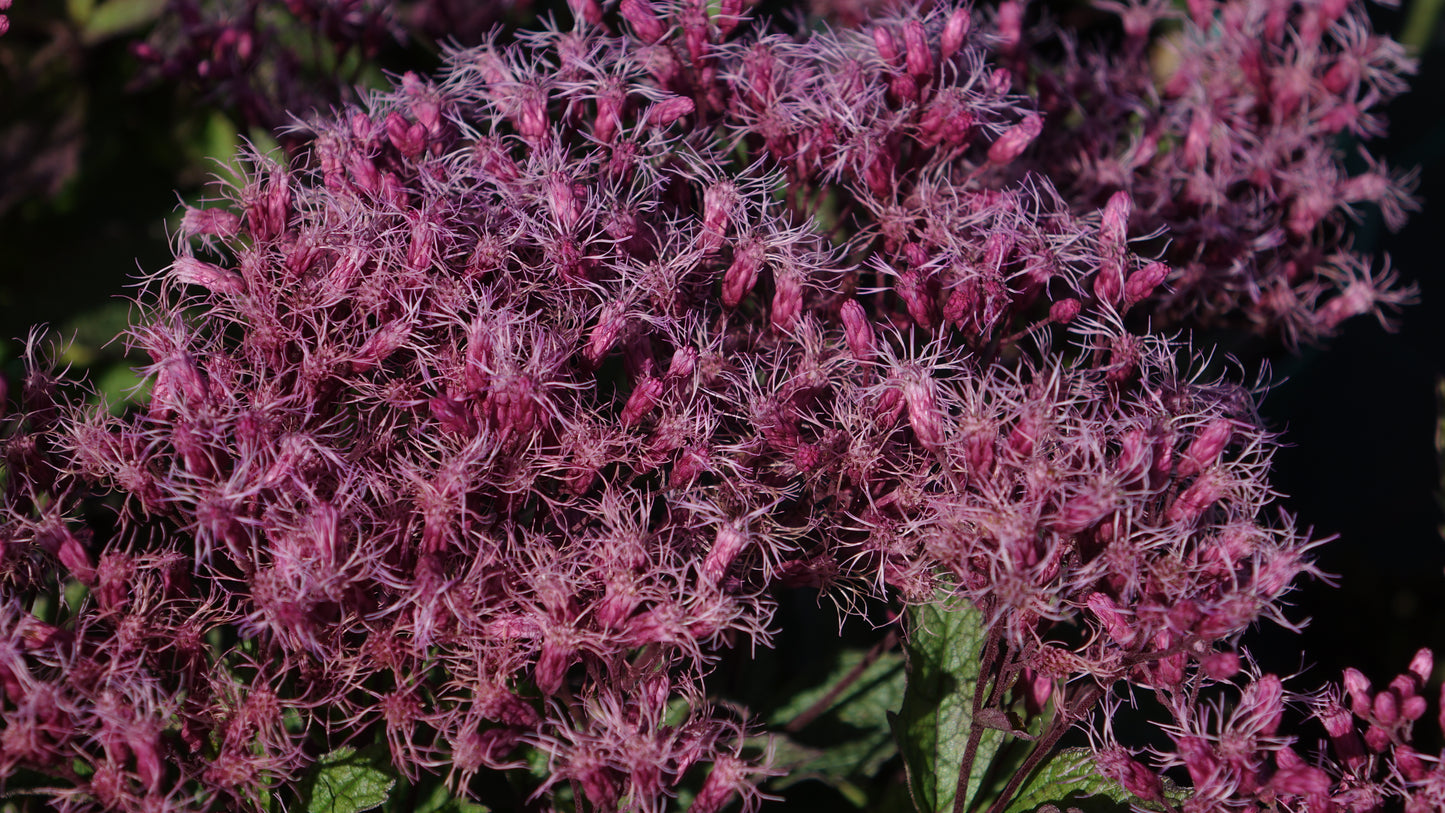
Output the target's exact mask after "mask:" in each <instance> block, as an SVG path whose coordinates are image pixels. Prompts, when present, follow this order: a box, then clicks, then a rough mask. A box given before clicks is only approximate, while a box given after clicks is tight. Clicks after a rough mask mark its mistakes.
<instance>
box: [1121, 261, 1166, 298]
mask: <svg viewBox="0 0 1445 813" xmlns="http://www.w3.org/2000/svg"><path fill="white" fill-rule="evenodd" d="M1168 276H1169V266H1168V265H1165V264H1164V263H1158V262H1155V263H1149V264H1148V265H1146V266H1144V267H1143V268H1141V269H1139V270H1138V271H1135V272H1134V273H1132V274H1130V275H1129V279H1128V281H1127V282H1125V283H1124V302H1125V303H1126V304H1129V305H1132V304H1134V303H1135V302H1142V301H1144V300H1145V299H1148V298H1149V297H1150V296H1151V295H1152V294H1153V293H1154V289H1155V288H1158V287H1159V284H1160V283H1162V282H1164V279H1165V278H1166V277H1168Z"/></svg>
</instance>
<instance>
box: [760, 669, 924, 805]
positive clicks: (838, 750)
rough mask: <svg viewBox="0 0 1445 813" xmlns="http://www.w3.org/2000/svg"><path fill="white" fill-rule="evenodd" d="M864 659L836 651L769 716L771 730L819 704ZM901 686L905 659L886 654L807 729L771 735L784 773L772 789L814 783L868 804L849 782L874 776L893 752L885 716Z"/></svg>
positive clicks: (897, 698)
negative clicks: (822, 671) (820, 673)
mask: <svg viewBox="0 0 1445 813" xmlns="http://www.w3.org/2000/svg"><path fill="white" fill-rule="evenodd" d="M866 656H867V652H865V651H864V650H861V649H846V650H842V651H840V652H839V653H838V656H837V658H836V660H835V661H834V662H833V664H832V665H831V667H830V669H829V671H828V673H827V674H826V675H825V676H824V677H823V678H822V680H821V681H819V682H818V683H817V684H815V685H813V686H809V687H808V688H805V689H803V690H802V691H799V692H798V693H796V694H794V695H793V696H792V697H790V698H788V700H787V701H786V702H785V703H784V704H783V705H782V706H780V707H779V708H777V709H776V710H774V711H773V712H772V714H771V715H769V722H770V723H771V724H772V727H773V728H775V729H776V728H782V727H783V726H784V725H786V724H787V723H789V722H791V721H792V720H794V719H795V718H797V717H798V716H799V715H801V714H803V713H804V712H806V711H808V710H809V709H811V708H813V706H814V705H815V704H817V703H819V702H821V701H822V700H823V698H824V697H826V696H827V694H828V692H829V691H830V690H831V689H832V688H833V687H834V686H836V685H838V683H839V682H841V681H842V680H844V679H845V678H847V677H848V675H850V674H852V672H853V670H854V669H855V668H857V667H858V666H859V665H860V664H862V663H863V660H864V658H865V657H866ZM903 684H904V666H903V656H902V655H901V654H899V653H897V652H884V653H883V654H882V655H880V656H878V658H877V659H876V660H874V661H873V662H872V663H870V664H868V665H867V666H866V667H864V668H863V671H862V672H860V673H859V674H858V675H857V677H855V678H854V679H853V680H852V682H851V683H849V684H848V686H847V687H846V688H845V689H844V690H843V691H841V692H839V694H838V696H837V697H834V698H833V699H832V701H831V702H829V703H828V705H827V706H826V707H825V708H824V710H823V711H822V713H820V714H819V715H818V716H817V717H816V718H814V719H813V721H812V722H811V723H809V724H808V725H807V726H806V727H805V728H803V729H802V730H801V731H799V732H796V733H795V734H792V735H790V736H784V735H775V736H774V737H773V741H774V747H775V749H776V750H775V752H774V758H775V759H776V760H778V761H779V764H780V766H781V767H784V768H786V769H787V771H788V773H787V774H786V775H785V776H783V777H781V778H780V779H778V780H777V781H775V782H774V783H773V786H772V787H773V788H774V789H777V790H782V789H784V788H787V787H789V786H791V785H795V784H797V783H798V782H801V781H804V780H808V779H813V780H818V781H821V782H823V783H825V784H827V785H829V786H831V787H833V788H834V789H835V790H837V791H839V792H840V793H841V794H842V795H843V796H844V798H847V799H849V801H851V802H853V804H855V805H857V806H860V807H862V806H864V805H866V803H867V797H866V794H865V793H864V792H863V791H862V790H861V789H860V788H859V786H858V785H857V784H856V783H855V782H854V781H853V780H857V779H860V778H866V777H872V776H874V775H875V774H877V773H878V770H879V769H880V768H881V767H882V766H883V764H884V763H885V762H887V761H888V760H889V759H891V758H892V757H893V755H894V754H895V753H897V750H898V749H897V746H896V745H895V744H894V742H893V736H892V733H891V732H890V730H889V724H888V717H889V714H890V713H891V712H892V711H893V710H894V709H897V708H898V707H899V705H900V704H901V703H902V699H903Z"/></svg>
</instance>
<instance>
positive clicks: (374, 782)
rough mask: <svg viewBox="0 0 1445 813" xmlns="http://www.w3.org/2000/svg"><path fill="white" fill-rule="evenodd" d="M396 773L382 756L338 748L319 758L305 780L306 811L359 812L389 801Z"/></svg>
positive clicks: (303, 781) (309, 812)
mask: <svg viewBox="0 0 1445 813" xmlns="http://www.w3.org/2000/svg"><path fill="white" fill-rule="evenodd" d="M395 786H396V777H395V776H392V775H391V774H389V773H388V772H387V771H385V770H383V769H382V767H381V765H380V764H379V760H378V759H377V758H376V757H375V756H373V755H368V754H363V753H360V752H358V751H357V750H356V749H354V748H338V749H336V750H335V751H332V752H331V753H329V754H327V755H325V756H323V757H322V758H321V759H319V760H317V761H316V764H315V765H313V766H312V768H311V770H310V771H309V772H308V773H307V776H306V778H305V779H304V780H302V793H303V794H304V798H305V799H306V810H307V813H359V811H362V810H372V809H373V808H377V807H381V806H382V805H383V804H386V800H387V798H388V797H390V795H391V789H392V788H393V787H395Z"/></svg>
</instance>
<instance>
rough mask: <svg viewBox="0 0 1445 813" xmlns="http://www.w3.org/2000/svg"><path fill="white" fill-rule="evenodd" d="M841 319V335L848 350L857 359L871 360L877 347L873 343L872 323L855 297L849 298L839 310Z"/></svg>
mask: <svg viewBox="0 0 1445 813" xmlns="http://www.w3.org/2000/svg"><path fill="white" fill-rule="evenodd" d="M839 315H840V316H841V317H842V319H843V336H844V338H845V339H846V340H847V342H848V350H849V351H850V352H851V353H852V354H853V358H855V359H857V360H859V361H872V360H873V355H874V353H875V352H877V348H876V347H875V346H874V344H873V323H872V322H871V321H870V320H869V319H868V315H867V314H866V313H864V312H863V306H862V305H861V304H859V303H858V300H856V299H849V300H848V301H847V302H844V303H843V307H842V308H841V309H840V310H839Z"/></svg>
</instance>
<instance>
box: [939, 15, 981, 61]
mask: <svg viewBox="0 0 1445 813" xmlns="http://www.w3.org/2000/svg"><path fill="white" fill-rule="evenodd" d="M972 24H973V18H972V17H971V16H970V15H969V12H968V9H967V8H956V9H954V10H953V13H952V14H950V15H949V17H948V22H947V23H946V24H945V25H944V26H943V41H942V43H941V46H940V48H939V51H940V55H941V56H942V57H943V59H944V61H947V60H948V59H950V58H951V57H952V56H953V55H954V54H956V53H958V50H959V49H960V48H962V47H963V41H964V39H965V38H966V37H968V29H969V27H970V26H971V25H972Z"/></svg>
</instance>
